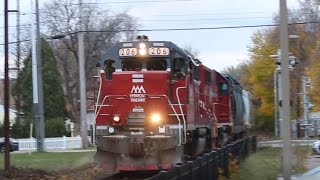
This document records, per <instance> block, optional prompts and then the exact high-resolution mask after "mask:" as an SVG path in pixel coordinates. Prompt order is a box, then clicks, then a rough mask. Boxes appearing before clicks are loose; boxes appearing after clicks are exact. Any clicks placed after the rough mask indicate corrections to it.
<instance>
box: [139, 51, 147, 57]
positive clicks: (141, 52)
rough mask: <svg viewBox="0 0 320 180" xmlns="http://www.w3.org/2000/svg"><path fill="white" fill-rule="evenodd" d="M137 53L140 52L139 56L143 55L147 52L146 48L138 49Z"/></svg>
mask: <svg viewBox="0 0 320 180" xmlns="http://www.w3.org/2000/svg"><path fill="white" fill-rule="evenodd" d="M139 54H140V55H141V56H144V55H146V54H147V50H146V49H139Z"/></svg>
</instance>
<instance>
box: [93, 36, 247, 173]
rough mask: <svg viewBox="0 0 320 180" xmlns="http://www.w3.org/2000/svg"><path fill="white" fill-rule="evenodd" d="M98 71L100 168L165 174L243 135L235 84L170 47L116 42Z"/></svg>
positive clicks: (243, 112) (242, 107)
mask: <svg viewBox="0 0 320 180" xmlns="http://www.w3.org/2000/svg"><path fill="white" fill-rule="evenodd" d="M98 66H99V67H100V74H99V76H97V77H98V79H99V81H98V82H99V83H98V84H99V86H98V87H99V88H98V90H97V91H96V102H95V117H96V145H97V153H96V155H95V161H96V162H98V163H99V164H100V166H101V167H103V168H105V169H116V170H122V171H136V170H160V169H170V168H172V167H173V166H174V165H176V164H181V163H183V161H184V160H186V159H187V158H193V157H196V156H198V155H199V154H201V153H203V152H208V151H211V150H212V149H214V148H215V147H217V146H222V145H223V144H226V143H228V142H230V141H232V139H234V138H236V137H238V138H239V137H241V136H242V135H243V134H244V133H245V131H246V128H245V118H246V119H248V115H249V114H248V113H249V111H248V110H249V109H250V108H249V107H250V104H248V102H249V101H247V102H246V101H244V99H243V93H242V91H243V90H242V87H241V86H240V84H239V83H238V82H236V81H235V80H234V79H233V78H231V77H230V76H224V75H221V74H219V73H218V72H216V71H214V70H211V69H210V68H208V67H206V66H205V65H203V64H202V63H201V62H200V61H199V60H197V59H194V57H193V56H192V55H191V54H190V53H188V52H187V51H185V50H183V49H181V48H179V47H178V46H176V45H175V44H173V43H172V42H168V41H148V38H147V37H146V36H138V38H137V40H136V41H133V42H121V43H116V44H115V45H114V46H112V47H111V48H110V49H109V50H108V51H107V52H106V53H105V55H104V57H103V59H102V60H101V61H100V62H99V63H98ZM247 94H248V93H247Z"/></svg>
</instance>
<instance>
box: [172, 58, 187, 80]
mask: <svg viewBox="0 0 320 180" xmlns="http://www.w3.org/2000/svg"><path fill="white" fill-rule="evenodd" d="M172 72H173V78H174V79H184V78H185V76H186V74H187V72H188V62H187V61H186V60H185V59H184V58H174V60H173V69H172Z"/></svg>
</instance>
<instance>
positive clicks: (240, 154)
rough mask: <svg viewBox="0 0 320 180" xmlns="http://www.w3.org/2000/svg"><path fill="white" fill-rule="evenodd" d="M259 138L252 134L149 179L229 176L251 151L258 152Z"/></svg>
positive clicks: (214, 179)
mask: <svg viewBox="0 0 320 180" xmlns="http://www.w3.org/2000/svg"><path fill="white" fill-rule="evenodd" d="M256 148H257V139H256V136H252V137H250V138H247V139H243V140H240V141H237V142H235V143H232V144H229V145H228V146H226V147H223V148H221V149H218V150H216V151H212V152H210V153H206V154H204V155H203V156H202V157H198V158H197V159H196V160H194V161H190V162H187V163H186V164H184V165H182V166H177V167H174V168H172V169H170V170H168V171H161V172H160V173H159V174H157V175H156V176H153V177H151V178H149V180H162V179H168V180H178V179H179V180H207V179H211V180H218V179H223V178H229V177H230V175H232V174H234V173H235V172H236V171H237V169H238V168H239V163H240V161H241V160H244V159H245V158H246V157H247V156H248V155H249V152H256Z"/></svg>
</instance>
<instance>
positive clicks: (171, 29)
mask: <svg viewBox="0 0 320 180" xmlns="http://www.w3.org/2000/svg"><path fill="white" fill-rule="evenodd" d="M317 23H318V22H317V21H308V22H297V23H289V24H288V25H303V24H317ZM276 26H279V24H258V25H242V26H218V27H195V28H164V29H136V30H134V29H124V30H110V31H107V30H103V31H96V30H92V31H81V32H86V33H95V32H96V33H97V32H106V33H112V32H113V33H114V32H155V31H158V32H160V31H199V30H220V29H244V28H259V27H276ZM78 32H80V31H77V32H73V33H69V34H65V35H57V36H54V37H49V38H46V39H60V38H63V37H65V36H67V35H71V34H76V33H78ZM27 41H30V39H25V40H21V41H19V42H27ZM15 43H18V41H14V42H9V44H15ZM2 45H5V44H0V46H2Z"/></svg>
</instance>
